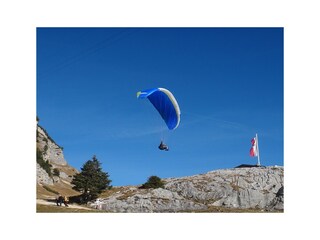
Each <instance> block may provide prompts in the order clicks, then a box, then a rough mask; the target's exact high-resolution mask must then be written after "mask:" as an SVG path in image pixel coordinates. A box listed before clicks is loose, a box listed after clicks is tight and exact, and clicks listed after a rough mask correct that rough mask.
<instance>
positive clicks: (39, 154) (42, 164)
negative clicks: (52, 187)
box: [37, 148, 52, 177]
mask: <svg viewBox="0 0 320 240" xmlns="http://www.w3.org/2000/svg"><path fill="white" fill-rule="evenodd" d="M37 163H38V164H39V165H40V167H42V168H43V169H44V170H45V171H46V172H47V173H48V175H49V176H50V177H52V172H51V167H52V165H51V164H50V163H49V162H48V161H45V160H44V159H43V153H42V152H41V151H40V150H39V149H38V148H37Z"/></svg>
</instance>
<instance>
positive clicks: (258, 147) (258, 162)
mask: <svg viewBox="0 0 320 240" xmlns="http://www.w3.org/2000/svg"><path fill="white" fill-rule="evenodd" d="M256 141H257V150H258V151H257V152H258V163H257V165H258V166H260V151H259V141H258V134H257V133H256Z"/></svg>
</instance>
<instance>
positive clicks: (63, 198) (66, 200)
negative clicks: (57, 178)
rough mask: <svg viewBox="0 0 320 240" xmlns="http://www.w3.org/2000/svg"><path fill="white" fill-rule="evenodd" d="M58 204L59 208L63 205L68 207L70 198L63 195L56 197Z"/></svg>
mask: <svg viewBox="0 0 320 240" xmlns="http://www.w3.org/2000/svg"><path fill="white" fill-rule="evenodd" d="M56 203H57V206H61V205H62V203H63V204H64V205H65V206H66V207H68V206H69V205H68V203H69V198H68V197H67V196H62V195H61V194H59V195H58V196H57V197H56Z"/></svg>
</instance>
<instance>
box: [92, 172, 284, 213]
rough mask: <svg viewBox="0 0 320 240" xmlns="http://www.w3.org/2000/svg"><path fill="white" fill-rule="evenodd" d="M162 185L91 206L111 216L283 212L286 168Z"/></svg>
mask: <svg viewBox="0 0 320 240" xmlns="http://www.w3.org/2000/svg"><path fill="white" fill-rule="evenodd" d="M163 181H164V182H165V186H164V188H158V189H140V188H139V186H130V187H120V188H114V190H113V192H112V193H111V194H110V195H109V196H107V197H104V198H100V199H98V200H96V201H95V202H92V203H90V204H89V205H90V206H91V207H94V208H97V209H101V210H104V211H108V212H188V211H191V212H192V211H197V212H198V211H209V210H210V209H211V208H215V207H223V208H228V209H258V210H262V211H283V204H284V198H283V167H255V168H232V169H222V170H216V171H211V172H208V173H206V174H199V175H194V176H189V177H181V178H167V179H163Z"/></svg>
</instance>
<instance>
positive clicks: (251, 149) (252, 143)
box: [250, 138, 258, 157]
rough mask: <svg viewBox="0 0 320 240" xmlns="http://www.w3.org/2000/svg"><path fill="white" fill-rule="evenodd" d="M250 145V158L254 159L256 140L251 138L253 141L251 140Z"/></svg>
mask: <svg viewBox="0 0 320 240" xmlns="http://www.w3.org/2000/svg"><path fill="white" fill-rule="evenodd" d="M251 145H252V147H251V148H250V156H251V157H256V156H258V150H257V140H256V138H253V139H252V140H251Z"/></svg>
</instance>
